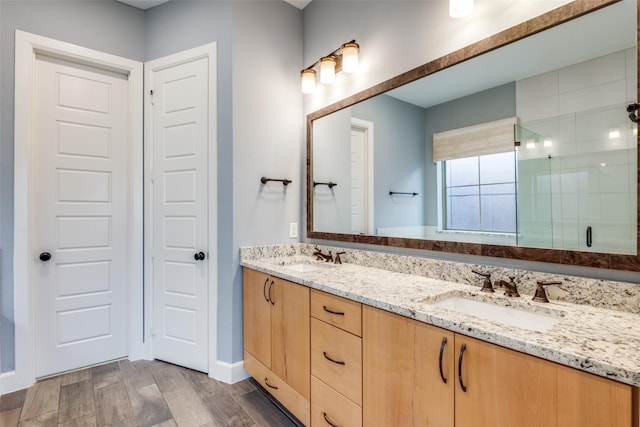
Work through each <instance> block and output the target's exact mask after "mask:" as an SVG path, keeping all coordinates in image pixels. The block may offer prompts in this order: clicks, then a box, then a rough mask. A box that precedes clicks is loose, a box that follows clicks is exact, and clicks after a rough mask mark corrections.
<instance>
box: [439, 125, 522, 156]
mask: <svg viewBox="0 0 640 427" xmlns="http://www.w3.org/2000/svg"><path fill="white" fill-rule="evenodd" d="M517 122H518V118H517V117H508V118H506V119H500V120H495V121H493V122H486V123H480V124H477V125H473V126H467V127H463V128H459V129H452V130H448V131H446V132H439V133H434V134H433V161H434V162H440V161H443V160H451V159H461V158H465V157H473V156H482V155H486V154H497V153H506V152H508V151H513V149H514V141H515V140H514V125H516V124H517Z"/></svg>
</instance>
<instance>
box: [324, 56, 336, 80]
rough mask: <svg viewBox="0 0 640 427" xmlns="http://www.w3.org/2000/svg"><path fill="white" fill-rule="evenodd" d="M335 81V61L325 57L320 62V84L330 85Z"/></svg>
mask: <svg viewBox="0 0 640 427" xmlns="http://www.w3.org/2000/svg"><path fill="white" fill-rule="evenodd" d="M335 79H336V60H335V59H334V58H332V57H330V56H325V57H324V58H322V59H321V60H320V83H322V84H325V85H327V84H331V83H333V82H334V81H335Z"/></svg>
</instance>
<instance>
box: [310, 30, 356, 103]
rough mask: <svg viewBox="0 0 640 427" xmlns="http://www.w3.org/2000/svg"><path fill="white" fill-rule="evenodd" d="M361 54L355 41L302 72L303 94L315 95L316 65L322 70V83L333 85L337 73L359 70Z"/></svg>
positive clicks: (344, 45)
mask: <svg viewBox="0 0 640 427" xmlns="http://www.w3.org/2000/svg"><path fill="white" fill-rule="evenodd" d="M359 53H360V45H358V43H356V41H355V40H351V41H350V42H347V43H345V44H343V45H342V46H340V47H339V48H337V49H336V50H334V51H333V52H331V53H330V54H328V55H325V56H323V57H322V58H320V59H318V60H317V61H316V62H314V63H313V65H311V66H309V67H307V68H305V69H304V70H302V71H300V79H301V88H302V93H313V91H314V90H315V88H316V70H314V67H315V66H316V65H319V68H320V83H322V84H331V83H333V82H334V81H335V78H336V73H338V72H340V71H344V72H345V73H353V72H354V71H356V70H357V69H358V55H359Z"/></svg>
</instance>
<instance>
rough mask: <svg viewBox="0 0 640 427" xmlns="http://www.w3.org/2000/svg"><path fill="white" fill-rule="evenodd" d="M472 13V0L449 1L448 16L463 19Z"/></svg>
mask: <svg viewBox="0 0 640 427" xmlns="http://www.w3.org/2000/svg"><path fill="white" fill-rule="evenodd" d="M472 11H473V0H449V16H450V17H452V18H464V17H465V16H467V15H469V14H470V13H471V12H472Z"/></svg>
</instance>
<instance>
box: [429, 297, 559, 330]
mask: <svg viewBox="0 0 640 427" xmlns="http://www.w3.org/2000/svg"><path fill="white" fill-rule="evenodd" d="M433 305H434V306H436V307H442V308H444V309H447V310H451V311H455V312H458V313H463V314H467V315H470V316H475V317H478V318H481V319H486V320H492V321H494V322H499V323H502V324H505V325H508V326H513V327H517V328H523V329H528V330H531V331H538V332H544V331H548V330H549V329H551V328H553V327H554V326H555V325H556V324H557V323H558V322H560V320H561V319H562V318H561V317H559V316H554V315H550V314H545V313H534V312H531V311H527V310H523V309H520V308H514V307H505V306H501V305H498V304H492V303H488V302H484V301H477V300H474V299H470V298H465V297H461V296H451V297H449V298H445V299H443V300H440V301H437V302H434V303H433Z"/></svg>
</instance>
